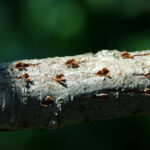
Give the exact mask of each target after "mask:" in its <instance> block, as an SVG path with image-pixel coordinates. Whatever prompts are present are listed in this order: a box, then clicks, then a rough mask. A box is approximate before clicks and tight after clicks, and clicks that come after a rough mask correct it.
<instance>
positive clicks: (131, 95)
mask: <svg viewBox="0 0 150 150" xmlns="http://www.w3.org/2000/svg"><path fill="white" fill-rule="evenodd" d="M149 113H150V51H140V52H131V53H127V52H118V51H115V50H114V51H107V50H103V51H100V52H98V53H97V54H92V53H87V54H83V55H77V56H68V57H55V58H47V59H39V60H37V59H33V60H21V61H15V62H3V63H0V129H1V130H3V129H12V130H15V129H33V128H34V129H44V128H57V127H62V126H65V125H69V124H73V123H81V122H87V121H91V120H103V119H109V118H115V117H124V116H131V115H137V114H149Z"/></svg>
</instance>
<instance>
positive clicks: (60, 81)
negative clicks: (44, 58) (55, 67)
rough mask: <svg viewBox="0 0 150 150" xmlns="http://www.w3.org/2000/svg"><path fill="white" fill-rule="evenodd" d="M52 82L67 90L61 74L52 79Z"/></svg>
mask: <svg viewBox="0 0 150 150" xmlns="http://www.w3.org/2000/svg"><path fill="white" fill-rule="evenodd" d="M52 80H53V81H55V82H58V83H59V84H61V85H63V86H64V87H66V88H67V84H66V79H65V76H64V75H63V74H62V73H61V74H57V75H56V76H55V78H52Z"/></svg>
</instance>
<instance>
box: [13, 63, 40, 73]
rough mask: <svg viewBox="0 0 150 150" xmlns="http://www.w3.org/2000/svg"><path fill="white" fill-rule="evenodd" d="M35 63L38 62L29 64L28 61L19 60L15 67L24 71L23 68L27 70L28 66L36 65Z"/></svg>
mask: <svg viewBox="0 0 150 150" xmlns="http://www.w3.org/2000/svg"><path fill="white" fill-rule="evenodd" d="M35 65H38V64H27V63H22V62H18V63H17V64H16V65H15V68H16V69H18V70H19V71H22V70H27V67H35Z"/></svg>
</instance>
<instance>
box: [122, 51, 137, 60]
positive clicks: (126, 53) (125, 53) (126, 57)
mask: <svg viewBox="0 0 150 150" xmlns="http://www.w3.org/2000/svg"><path fill="white" fill-rule="evenodd" d="M121 57H122V58H123V59H129V58H133V57H134V56H131V55H130V54H129V53H128V52H126V51H123V52H121Z"/></svg>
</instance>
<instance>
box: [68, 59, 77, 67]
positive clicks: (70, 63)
mask: <svg viewBox="0 0 150 150" xmlns="http://www.w3.org/2000/svg"><path fill="white" fill-rule="evenodd" d="M65 65H66V66H67V67H68V68H70V67H72V68H78V67H79V65H78V63H77V61H76V60H75V59H69V60H67V61H66V63H65Z"/></svg>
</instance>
